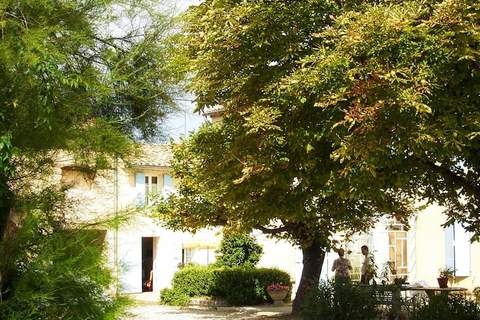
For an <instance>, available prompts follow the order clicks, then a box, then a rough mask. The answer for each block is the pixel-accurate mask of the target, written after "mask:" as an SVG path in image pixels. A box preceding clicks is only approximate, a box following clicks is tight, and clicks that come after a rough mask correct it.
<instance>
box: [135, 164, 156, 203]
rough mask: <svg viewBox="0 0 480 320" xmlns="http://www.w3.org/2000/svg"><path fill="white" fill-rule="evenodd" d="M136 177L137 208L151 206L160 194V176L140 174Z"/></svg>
mask: <svg viewBox="0 0 480 320" xmlns="http://www.w3.org/2000/svg"><path fill="white" fill-rule="evenodd" d="M135 176H136V177H135V189H136V191H137V206H138V207H142V206H144V205H147V204H150V203H151V202H152V201H153V200H154V198H155V195H157V194H158V193H159V188H158V176H153V175H145V174H144V173H143V172H138V173H136V175H135Z"/></svg>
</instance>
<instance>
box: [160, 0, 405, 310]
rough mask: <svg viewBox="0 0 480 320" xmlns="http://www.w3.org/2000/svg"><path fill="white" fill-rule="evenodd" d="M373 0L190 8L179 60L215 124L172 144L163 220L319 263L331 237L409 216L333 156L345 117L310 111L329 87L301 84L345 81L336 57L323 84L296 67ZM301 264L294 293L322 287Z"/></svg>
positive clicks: (391, 195) (399, 201) (376, 180)
mask: <svg viewBox="0 0 480 320" xmlns="http://www.w3.org/2000/svg"><path fill="white" fill-rule="evenodd" d="M368 3H369V1H328V0H327V1H325V0H305V1H284V0H272V1H215V0H206V1H204V2H202V4H200V5H198V6H193V7H191V9H190V10H189V11H188V12H187V13H186V15H185V17H184V21H183V36H180V37H179V46H178V47H179V53H178V55H180V56H181V58H179V59H178V60H179V61H183V62H185V63H186V64H187V66H186V68H185V69H186V70H188V75H189V76H190V78H191V82H190V83H189V85H188V89H189V90H190V91H192V93H193V94H194V95H195V96H196V98H197V99H196V102H197V103H198V109H199V110H200V111H203V110H206V111H208V108H210V107H218V106H219V105H220V106H221V107H222V108H223V109H222V111H221V114H222V122H216V123H213V124H205V125H204V126H203V127H202V128H200V130H199V131H198V132H196V133H195V134H193V135H192V136H190V137H189V138H187V139H185V140H183V141H182V143H181V144H179V145H176V146H175V147H174V148H173V153H174V158H173V161H172V169H173V173H174V176H175V178H176V181H177V182H178V189H179V192H178V194H176V195H174V196H172V197H170V199H169V202H168V203H164V204H162V205H161V206H160V207H159V212H160V216H161V218H163V219H166V220H167V221H168V224H169V225H170V226H171V227H173V228H177V229H184V230H197V229H199V228H202V227H206V226H211V225H220V226H224V227H225V228H227V229H230V230H234V231H241V232H250V231H251V230H252V229H258V230H260V231H263V232H265V233H266V234H269V235H272V236H275V237H277V238H283V239H287V240H289V241H291V242H292V243H294V244H296V245H298V246H300V247H301V248H302V249H303V250H304V252H307V251H308V252H311V251H316V252H317V253H318V255H317V257H318V256H319V255H322V252H325V251H328V249H329V248H330V247H331V246H332V243H331V239H332V235H333V234H338V233H345V234H350V233H355V232H357V231H363V230H366V229H369V228H370V227H372V226H373V225H374V223H375V222H376V221H377V220H378V218H379V216H382V215H386V214H389V215H394V216H395V217H396V218H398V219H399V220H401V221H406V220H407V219H406V217H408V216H409V214H410V213H412V206H411V200H412V199H411V197H409V194H408V193H407V194H404V193H401V192H397V191H398V190H397V189H396V187H395V185H388V186H386V184H385V180H386V179H389V178H388V177H387V176H385V175H383V174H378V175H377V176H376V177H373V176H372V175H371V173H370V171H360V170H359V171H356V172H355V173H357V175H356V176H355V179H353V175H349V169H350V168H349V167H348V166H346V163H345V161H343V162H342V161H339V158H338V157H337V158H335V157H333V156H334V154H335V152H336V151H337V149H338V148H339V145H338V140H339V138H338V136H337V135H336V133H335V134H332V133H333V131H334V130H333V127H334V125H335V124H336V123H337V121H336V118H337V117H339V118H340V119H341V118H342V117H343V116H345V112H344V111H343V110H340V111H336V110H333V111H331V110H330V109H325V108H322V105H318V104H317V101H318V100H319V99H320V98H321V97H323V96H324V95H327V94H328V93H329V91H326V90H323V87H322V86H319V87H315V90H313V89H312V90H311V91H308V90H304V88H308V85H309V83H308V82H307V80H308V79H310V80H311V81H316V80H318V81H325V82H327V83H326V84H325V86H326V85H329V84H330V82H331V83H332V84H331V85H332V86H335V85H336V84H338V83H339V82H341V81H344V78H345V73H344V72H343V70H342V65H344V64H346V63H348V60H347V61H343V59H342V58H339V59H334V58H335V57H333V58H331V59H330V60H329V61H332V64H333V65H332V67H331V68H330V69H327V70H326V71H325V72H324V73H322V74H321V75H318V77H317V74H316V73H315V71H312V72H310V73H308V71H306V72H305V73H301V70H303V68H305V69H307V68H308V67H310V66H311V64H310V62H309V61H308V60H306V59H307V58H308V57H309V56H315V55H317V54H318V55H319V56H321V54H322V51H319V50H318V48H319V47H322V46H323V45H325V46H326V47H327V48H329V47H332V46H334V43H331V42H329V39H326V40H325V39H324V38H323V37H321V35H322V34H323V32H328V31H329V30H330V29H331V28H332V26H334V25H335V23H336V21H337V19H338V18H339V17H340V16H341V15H342V14H349V12H350V11H353V10H358V11H359V12H361V11H363V10H365V8H364V7H368ZM357 4H359V5H358V6H357ZM359 15H360V16H361V14H360V13H359ZM379 21H380V22H381V20H379ZM380 22H379V23H380ZM346 38H349V37H348V36H347V37H346ZM371 46H373V45H371ZM371 46H370V47H371ZM319 61H320V62H321V61H323V60H322V59H321V58H319ZM329 70H331V71H332V72H331V73H328V71H329ZM297 71H298V73H297ZM297 76H298V77H300V76H303V77H302V78H301V80H302V86H299V85H297V84H298V81H299V80H298V79H297ZM303 80H305V83H304V82H303ZM332 90H333V89H332ZM339 90H340V89H339ZM331 99H334V97H331ZM342 101H343V100H342ZM359 146H362V145H361V144H359ZM310 249H312V250H310ZM304 261H308V262H309V263H314V262H315V261H318V264H320V266H318V265H315V266H312V265H310V266H309V268H306V269H305V271H308V272H309V274H305V275H304V277H303V278H302V281H303V283H300V284H299V288H300V289H299V292H300V295H299V296H300V297H302V296H303V293H304V292H303V291H305V290H308V289H309V288H311V287H312V286H315V285H316V284H317V283H318V281H319V279H318V278H319V274H320V272H316V271H317V270H318V269H319V268H321V262H322V261H323V260H321V259H320V260H318V259H305V260H304ZM298 305H299V304H298V303H295V309H296V308H297V306H298Z"/></svg>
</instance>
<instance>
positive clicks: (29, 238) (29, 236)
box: [0, 212, 126, 320]
mask: <svg viewBox="0 0 480 320" xmlns="http://www.w3.org/2000/svg"><path fill="white" fill-rule="evenodd" d="M100 235H102V233H101V232H96V231H93V230H85V229H81V230H72V229H66V226H65V225H64V224H63V222H62V221H61V220H57V219H56V218H55V217H52V216H48V217H46V216H44V215H43V214H42V213H38V212H37V213H36V214H35V215H30V216H28V217H27V218H26V220H25V221H24V223H23V225H22V228H21V229H20V230H19V232H18V234H17V238H16V241H14V242H9V243H1V244H0V247H1V252H6V250H8V253H9V257H10V259H8V260H6V259H5V260H3V261H0V264H2V263H5V265H3V266H2V267H3V269H4V270H5V269H7V268H8V269H7V270H13V273H11V276H10V279H11V282H10V283H9V291H8V292H7V293H6V295H5V296H4V300H3V302H0V318H1V319H9V320H20V319H21V320H30V319H32V320H33V319H35V320H51V319H66V320H69V319H72V320H73V319H98V320H107V319H108V320H109V319H116V318H117V316H118V314H119V313H121V309H122V308H123V307H124V306H125V304H126V300H124V299H120V300H119V299H114V298H112V297H110V296H108V295H107V294H106V293H105V292H106V291H107V290H108V288H109V287H110V285H111V284H112V280H113V278H112V277H111V275H110V272H109V270H108V269H106V268H105V261H104V259H105V257H104V255H103V254H102V247H101V245H100V243H101V240H99V236H100ZM2 256H4V255H2ZM7 264H8V265H7Z"/></svg>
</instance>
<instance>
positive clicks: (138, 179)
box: [135, 172, 145, 207]
mask: <svg viewBox="0 0 480 320" xmlns="http://www.w3.org/2000/svg"><path fill="white" fill-rule="evenodd" d="M135 192H136V195H137V196H136V202H137V207H143V206H144V205H145V174H144V173H143V172H137V173H136V174H135Z"/></svg>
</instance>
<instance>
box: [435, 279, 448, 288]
mask: <svg viewBox="0 0 480 320" xmlns="http://www.w3.org/2000/svg"><path fill="white" fill-rule="evenodd" d="M437 281H438V286H439V287H440V288H448V278H437Z"/></svg>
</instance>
